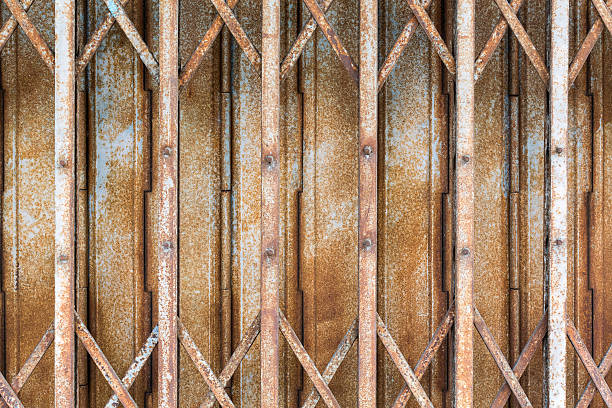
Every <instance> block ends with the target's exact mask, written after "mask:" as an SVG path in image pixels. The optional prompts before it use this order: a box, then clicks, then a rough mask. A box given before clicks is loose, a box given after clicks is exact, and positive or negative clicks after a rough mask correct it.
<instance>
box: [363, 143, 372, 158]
mask: <svg viewBox="0 0 612 408" xmlns="http://www.w3.org/2000/svg"><path fill="white" fill-rule="evenodd" d="M373 152H374V149H372V146H369V145H366V146H363V155H364V156H365V157H370V156H371V155H372V153H373Z"/></svg>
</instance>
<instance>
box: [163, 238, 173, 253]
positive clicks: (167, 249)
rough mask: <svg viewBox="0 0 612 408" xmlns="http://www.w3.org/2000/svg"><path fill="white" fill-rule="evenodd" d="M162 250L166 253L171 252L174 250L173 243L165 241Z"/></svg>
mask: <svg viewBox="0 0 612 408" xmlns="http://www.w3.org/2000/svg"><path fill="white" fill-rule="evenodd" d="M162 249H163V250H164V252H170V251H171V250H172V242H170V241H164V243H163V244H162Z"/></svg>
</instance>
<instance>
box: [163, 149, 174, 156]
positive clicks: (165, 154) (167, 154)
mask: <svg viewBox="0 0 612 408" xmlns="http://www.w3.org/2000/svg"><path fill="white" fill-rule="evenodd" d="M162 154H163V155H164V157H170V155H171V154H172V148H170V147H164V150H163V151H162Z"/></svg>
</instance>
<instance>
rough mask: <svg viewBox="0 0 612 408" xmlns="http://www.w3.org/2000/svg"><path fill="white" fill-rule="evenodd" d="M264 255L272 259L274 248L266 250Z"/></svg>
mask: <svg viewBox="0 0 612 408" xmlns="http://www.w3.org/2000/svg"><path fill="white" fill-rule="evenodd" d="M264 253H265V254H266V256H267V257H268V258H272V257H273V256H274V248H266V250H265V251H264Z"/></svg>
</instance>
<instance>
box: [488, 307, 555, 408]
mask: <svg viewBox="0 0 612 408" xmlns="http://www.w3.org/2000/svg"><path fill="white" fill-rule="evenodd" d="M547 330H548V316H547V315H546V313H544V315H542V319H540V322H539V323H538V325H537V326H536V328H535V330H534V331H533V333H532V334H531V337H529V340H527V344H525V348H523V351H522V352H521V355H520V356H519V358H518V359H517V360H516V364H515V365H514V368H513V372H514V375H515V376H516V377H517V378H519V379H520V378H521V376H522V375H523V373H524V372H525V370H526V369H527V365H528V364H529V362H530V361H531V359H532V358H533V356H534V355H535V352H536V350H537V349H538V346H539V345H540V344H541V343H542V339H544V336H545V335H546V332H547ZM511 393H512V391H511V390H510V386H509V385H508V383H507V382H505V383H504V385H502V387H501V388H500V389H499V391H498V392H497V395H496V396H495V400H493V403H492V404H491V408H503V407H505V406H506V402H508V398H510V394H511Z"/></svg>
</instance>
